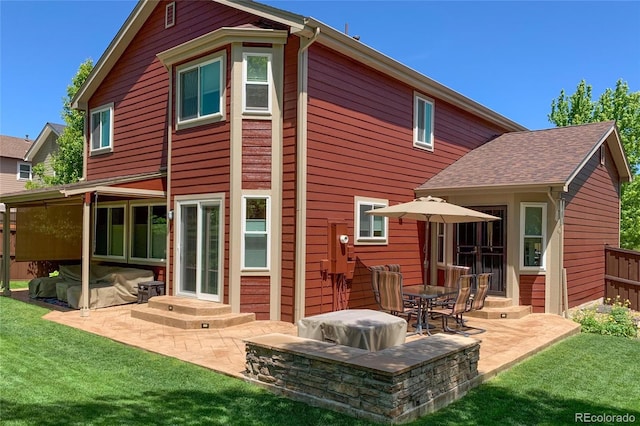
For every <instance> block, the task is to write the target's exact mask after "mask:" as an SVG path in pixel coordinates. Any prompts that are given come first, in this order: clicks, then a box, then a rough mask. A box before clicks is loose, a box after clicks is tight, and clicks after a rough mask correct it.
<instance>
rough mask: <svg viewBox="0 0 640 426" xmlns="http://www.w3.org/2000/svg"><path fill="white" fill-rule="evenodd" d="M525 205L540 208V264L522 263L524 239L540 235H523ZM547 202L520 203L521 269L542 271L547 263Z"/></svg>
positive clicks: (519, 255) (519, 250) (519, 254)
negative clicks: (526, 264)
mask: <svg viewBox="0 0 640 426" xmlns="http://www.w3.org/2000/svg"><path fill="white" fill-rule="evenodd" d="M527 207H536V208H542V254H541V257H542V259H541V262H540V266H525V265H524V239H525V238H526V237H528V236H529V237H540V236H539V235H525V234H524V231H525V229H524V226H525V217H526V209H527ZM546 248H547V203H520V247H519V249H518V252H519V253H518V257H519V259H520V260H519V265H520V270H521V271H530V272H544V271H546V265H547V249H546Z"/></svg>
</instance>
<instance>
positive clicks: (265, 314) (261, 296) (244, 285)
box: [240, 276, 270, 320]
mask: <svg viewBox="0 0 640 426" xmlns="http://www.w3.org/2000/svg"><path fill="white" fill-rule="evenodd" d="M269 296H270V295H269V277H247V276H244V277H242V278H241V287H240V300H241V302H240V312H254V313H255V314H256V319H257V320H268V319H269V311H270V309H269Z"/></svg>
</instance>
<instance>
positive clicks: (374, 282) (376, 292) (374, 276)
mask: <svg viewBox="0 0 640 426" xmlns="http://www.w3.org/2000/svg"><path fill="white" fill-rule="evenodd" d="M369 270H370V271H371V288H372V290H373V297H374V298H375V299H376V303H377V304H378V306H380V289H379V287H378V272H380V271H384V270H385V267H384V266H382V265H377V266H370V267H369Z"/></svg>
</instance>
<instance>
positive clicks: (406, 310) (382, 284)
mask: <svg viewBox="0 0 640 426" xmlns="http://www.w3.org/2000/svg"><path fill="white" fill-rule="evenodd" d="M377 273H378V289H379V292H380V308H381V309H382V310H383V311H387V312H389V313H390V314H392V315H396V316H400V317H407V322H410V321H411V317H412V316H413V315H414V314H415V315H416V316H417V313H418V309H417V305H416V304H415V303H414V302H412V301H410V300H407V299H405V298H404V297H403V295H402V274H401V273H400V272H392V271H385V270H381V271H378V272H377Z"/></svg>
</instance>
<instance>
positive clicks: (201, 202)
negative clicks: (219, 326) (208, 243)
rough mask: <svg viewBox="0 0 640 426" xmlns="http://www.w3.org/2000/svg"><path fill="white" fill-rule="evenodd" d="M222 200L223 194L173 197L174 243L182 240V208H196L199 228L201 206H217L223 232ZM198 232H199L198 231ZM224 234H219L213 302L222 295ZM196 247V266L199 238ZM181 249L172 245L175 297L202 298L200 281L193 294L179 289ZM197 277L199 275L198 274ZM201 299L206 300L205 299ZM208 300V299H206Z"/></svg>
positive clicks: (199, 261) (200, 255) (200, 258)
mask: <svg viewBox="0 0 640 426" xmlns="http://www.w3.org/2000/svg"><path fill="white" fill-rule="evenodd" d="M224 198H225V194H224V193H212V194H192V195H177V196H176V197H175V207H174V209H175V210H174V211H175V218H174V233H175V235H174V238H173V240H174V242H179V241H181V238H182V234H181V233H182V226H181V222H182V217H181V213H180V212H181V210H182V206H196V208H197V209H198V225H197V226H200V225H201V224H202V216H201V215H202V210H201V209H202V207H203V206H211V205H217V206H219V208H220V211H221V215H220V229H222V230H224V229H225V223H224V211H225V209H224ZM198 232H199V231H198ZM224 238H225V233H224V231H223V232H221V234H220V241H219V245H218V264H219V265H220V268H219V275H218V281H219V283H220V286H219V288H218V292H219V294H218V295H217V297H212V298H211V300H213V301H215V302H219V301H220V300H221V299H222V297H223V294H224V247H225V240H224ZM197 244H198V247H199V249H197V257H198V259H197V261H196V262H197V264H198V265H201V262H202V249H201V244H202V240H201V238H198V243H197ZM180 250H181V247H180V244H179V243H174V244H173V258H174V265H175V266H174V271H175V272H174V273H175V279H174V283H175V286H176V288H175V290H174V291H175V292H176V294H177V295H182V296H188V297H193V296H196V297H200V298H202V296H200V289H199V287H200V284H201V283H200V281H197V282H196V291H195V293H191V292H186V291H183V290H182V289H181V288H180V284H181V282H182V276H181V269H182V268H181V265H180V262H181V261H180V257H181V253H180ZM198 276H199V274H198ZM198 280H200V278H198ZM203 299H207V298H206V297H205V298H203ZM207 300H209V299H207Z"/></svg>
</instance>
